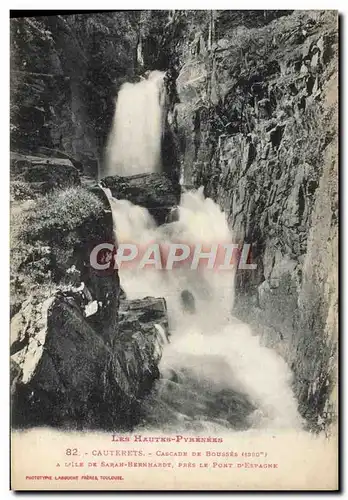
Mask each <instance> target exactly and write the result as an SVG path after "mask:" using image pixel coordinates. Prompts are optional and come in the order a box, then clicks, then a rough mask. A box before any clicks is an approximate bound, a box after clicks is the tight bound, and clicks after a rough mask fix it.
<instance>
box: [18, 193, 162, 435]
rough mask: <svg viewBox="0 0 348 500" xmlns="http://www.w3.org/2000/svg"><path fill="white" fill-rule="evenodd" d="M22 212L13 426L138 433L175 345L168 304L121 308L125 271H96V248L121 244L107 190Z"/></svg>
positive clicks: (57, 197) (22, 206)
mask: <svg viewBox="0 0 348 500" xmlns="http://www.w3.org/2000/svg"><path fill="white" fill-rule="evenodd" d="M14 203H15V206H14V207H13V209H12V217H13V228H12V236H13V242H12V259H11V265H12V270H11V271H12V280H11V301H12V308H11V309H12V320H11V337H12V338H11V381H12V382H11V394H12V398H13V405H12V415H13V417H12V420H13V425H14V426H17V427H23V426H24V427H25V426H32V425H51V426H59V427H63V428H102V429H121V428H127V429H129V428H131V427H132V425H135V423H136V422H137V421H138V419H139V415H140V413H139V411H140V410H139V404H140V401H141V399H142V398H143V397H144V396H145V395H146V393H147V392H148V391H149V389H150V388H151V386H152V383H153V381H154V380H155V379H156V378H157V377H158V376H159V373H158V368H157V366H158V363H159V360H160V358H161V354H162V346H163V344H164V343H165V342H166V341H167V335H168V324H167V312H166V305H165V302H164V300H163V299H155V298H148V299H144V300H139V301H134V303H132V302H131V301H126V300H123V301H122V302H121V304H122V305H121V306H120V300H119V294H120V286H119V278H118V272H117V270H114V269H111V270H109V271H108V272H107V273H100V272H98V271H97V270H95V269H94V268H93V266H91V263H90V253H91V251H92V250H93V248H94V247H95V245H97V244H99V243H105V242H108V243H112V244H115V237H114V231H113V220H112V214H111V210H110V206H109V202H108V199H107V197H106V196H105V193H104V192H103V191H102V190H101V189H100V188H98V187H94V189H93V190H87V189H85V188H82V187H78V188H69V189H66V190H56V191H54V192H53V193H52V194H51V195H49V196H48V197H45V198H40V197H39V198H38V199H37V200H32V199H31V200H28V201H27V202H14ZM119 315H120V320H119Z"/></svg>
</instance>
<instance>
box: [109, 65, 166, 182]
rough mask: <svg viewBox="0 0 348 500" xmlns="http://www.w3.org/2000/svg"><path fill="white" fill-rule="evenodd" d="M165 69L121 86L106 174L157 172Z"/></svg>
mask: <svg viewBox="0 0 348 500" xmlns="http://www.w3.org/2000/svg"><path fill="white" fill-rule="evenodd" d="M165 104H166V92H165V88H164V72H162V71H152V72H150V73H149V75H148V77H147V79H142V80H141V81H140V82H138V83H125V84H123V85H122V87H121V89H120V91H119V93H118V96H117V101H116V108H115V115H114V120H113V124H112V128H111V132H110V135H109V138H108V144H107V150H106V175H121V176H126V175H135V174H140V173H144V172H146V173H151V172H158V171H160V167H161V140H162V134H163V131H164V123H165V116H166V106H165Z"/></svg>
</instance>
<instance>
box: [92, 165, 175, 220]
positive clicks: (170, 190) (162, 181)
mask: <svg viewBox="0 0 348 500" xmlns="http://www.w3.org/2000/svg"><path fill="white" fill-rule="evenodd" d="M101 185H102V186H103V187H106V188H109V189H110V190H111V193H112V196H113V197H114V198H118V199H126V200H129V201H131V202H132V203H134V204H135V205H140V206H142V207H145V208H147V209H148V210H149V212H150V214H151V215H152V216H153V217H154V218H155V220H156V221H157V222H158V223H163V222H164V221H165V220H166V217H167V216H168V214H169V213H170V211H171V209H172V208H173V207H175V206H176V205H177V204H178V202H179V200H180V185H179V184H178V183H176V182H174V181H172V180H171V179H170V178H169V177H168V176H166V175H165V174H155V173H154V174H140V175H133V176H130V177H119V176H112V177H105V178H104V179H102V181H101Z"/></svg>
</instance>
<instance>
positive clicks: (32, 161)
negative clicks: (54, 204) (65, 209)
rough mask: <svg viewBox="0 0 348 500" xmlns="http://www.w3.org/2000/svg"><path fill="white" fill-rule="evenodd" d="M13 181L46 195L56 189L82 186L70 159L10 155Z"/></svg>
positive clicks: (13, 153)
mask: <svg viewBox="0 0 348 500" xmlns="http://www.w3.org/2000/svg"><path fill="white" fill-rule="evenodd" d="M10 162H11V170H10V173H11V181H16V182H20V183H25V184H27V185H28V189H30V190H31V191H33V192H34V193H37V194H46V193H48V192H50V191H52V190H53V189H56V188H66V187H70V186H78V185H80V176H79V171H78V170H77V168H76V167H75V166H74V165H73V164H72V162H71V160H70V159H68V158H61V157H59V158H53V157H47V156H45V157H43V156H32V155H23V154H20V153H15V152H11V153H10Z"/></svg>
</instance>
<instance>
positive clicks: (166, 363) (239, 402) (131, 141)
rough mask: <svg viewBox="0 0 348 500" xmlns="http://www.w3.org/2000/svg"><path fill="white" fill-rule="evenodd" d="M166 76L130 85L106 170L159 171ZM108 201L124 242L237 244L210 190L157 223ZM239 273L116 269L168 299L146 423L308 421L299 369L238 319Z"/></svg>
mask: <svg viewBox="0 0 348 500" xmlns="http://www.w3.org/2000/svg"><path fill="white" fill-rule="evenodd" d="M163 77H164V74H163V73H161V72H158V71H155V72H152V73H150V74H149V76H148V78H147V79H146V80H143V81H141V82H140V83H136V84H125V85H123V87H122V88H121V90H120V92H119V96H118V100H117V106H116V113H115V120H114V125H113V129H112V131H111V135H110V140H109V148H108V156H109V163H108V169H109V174H118V175H132V174H137V173H143V172H156V171H158V170H159V169H160V164H161V157H160V156H161V155H160V149H161V138H162V133H163V127H164V119H165V118H164V117H165V108H166V105H165V98H166V96H165V94H166V93H165V91H164V82H163ZM107 194H108V196H109V199H110V203H111V208H112V212H113V219H114V225H115V233H116V240H117V241H118V244H122V243H125V244H129V243H130V242H132V243H133V244H137V246H138V247H142V246H144V245H146V244H149V243H150V242H151V243H153V242H156V243H158V244H160V245H161V248H162V247H163V246H166V245H170V244H171V243H177V242H181V243H182V244H187V245H196V244H199V245H205V246H207V245H208V246H209V245H213V244H216V243H218V244H222V245H223V244H226V243H231V242H232V240H233V234H232V232H231V231H230V228H229V226H228V223H227V220H226V217H225V214H224V213H223V212H222V211H221V209H220V207H219V206H218V205H217V204H216V203H214V201H213V200H211V199H209V198H205V197H204V195H203V188H200V189H198V190H192V191H188V192H184V193H183V194H182V197H181V202H180V206H179V207H178V209H177V213H178V214H177V220H176V221H173V222H169V223H167V224H164V225H161V226H157V225H156V223H155V221H154V220H153V218H152V217H151V215H150V214H149V212H148V210H147V209H146V208H144V207H140V206H136V205H134V204H132V203H131V202H130V201H128V200H117V199H114V198H112V196H111V193H110V192H108V193H107ZM234 274H235V272H234V271H232V270H230V269H227V270H218V271H217V270H216V269H208V268H207V266H203V267H198V269H196V270H192V269H191V268H190V267H187V266H186V267H185V266H180V267H178V268H173V269H171V270H164V269H161V270H159V269H154V268H153V267H151V266H148V267H145V268H142V269H139V268H138V269H137V268H134V267H132V268H127V267H124V268H123V267H122V268H121V269H120V270H119V275H120V281H121V286H122V288H123V289H124V291H125V292H126V295H127V298H128V299H139V298H143V297H146V296H156V297H164V298H165V299H166V302H167V307H168V316H169V323H170V325H169V326H170V331H171V342H170V344H169V345H168V346H167V347H165V349H164V352H163V356H162V360H161V364H160V372H161V378H160V380H159V381H158V383H157V385H156V387H155V388H154V390H153V391H152V394H151V395H150V396H149V397H148V398H147V400H146V401H145V403H144V406H143V408H144V415H143V424H142V425H144V426H145V427H146V428H158V429H161V430H167V431H171V430H172V431H175V432H177V431H178V430H181V431H184V430H196V431H200V430H207V429H210V430H212V429H220V428H221V427H222V428H228V429H236V430H243V429H248V428H267V429H269V428H272V429H273V428H287V429H294V428H301V425H302V422H301V418H300V416H299V414H298V411H297V401H296V399H295V397H294V394H293V392H292V388H291V382H292V380H291V378H292V374H291V371H290V369H289V367H288V366H287V364H286V363H285V361H284V360H283V358H282V357H281V356H280V355H278V354H277V352H276V351H275V350H272V349H269V348H267V347H265V346H263V345H262V343H261V339H260V337H259V336H258V335H257V334H256V332H252V331H251V329H250V328H249V326H248V325H246V324H244V323H242V322H241V321H239V320H238V319H237V318H235V317H233V315H232V309H233V299H234Z"/></svg>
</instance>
